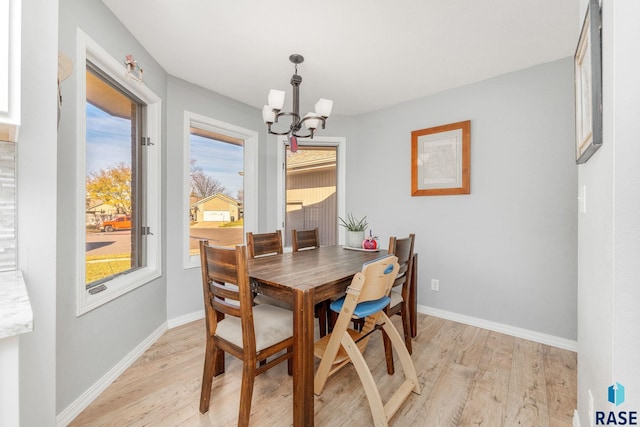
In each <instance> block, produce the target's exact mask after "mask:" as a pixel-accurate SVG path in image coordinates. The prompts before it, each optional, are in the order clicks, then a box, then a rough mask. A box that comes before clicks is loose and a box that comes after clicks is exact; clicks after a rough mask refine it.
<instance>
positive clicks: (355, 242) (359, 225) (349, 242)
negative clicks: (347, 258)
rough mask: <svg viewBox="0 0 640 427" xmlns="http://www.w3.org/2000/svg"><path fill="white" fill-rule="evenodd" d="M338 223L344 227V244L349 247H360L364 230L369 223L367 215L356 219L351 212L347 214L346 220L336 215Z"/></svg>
mask: <svg viewBox="0 0 640 427" xmlns="http://www.w3.org/2000/svg"><path fill="white" fill-rule="evenodd" d="M338 219H339V220H340V225H341V226H342V227H344V228H345V230H346V233H345V246H347V247H350V248H361V247H362V241H363V240H364V231H365V230H366V229H367V226H368V225H369V223H368V222H367V217H366V216H364V217H362V218H361V219H357V218H356V217H354V216H353V214H347V217H346V220H345V219H343V218H340V217H338Z"/></svg>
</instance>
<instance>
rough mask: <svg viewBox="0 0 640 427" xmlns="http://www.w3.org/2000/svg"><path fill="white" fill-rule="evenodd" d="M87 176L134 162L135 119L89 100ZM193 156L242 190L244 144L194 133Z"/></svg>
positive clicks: (232, 192)
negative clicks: (239, 144) (110, 111)
mask: <svg viewBox="0 0 640 427" xmlns="http://www.w3.org/2000/svg"><path fill="white" fill-rule="evenodd" d="M86 105H87V153H86V157H87V165H86V167H87V175H88V174H90V173H92V172H99V171H100V170H101V169H108V168H110V167H112V166H115V165H117V164H118V163H120V162H125V163H127V164H131V124H130V123H131V122H130V120H127V119H122V118H119V117H114V116H111V115H109V114H108V113H105V112H104V111H102V110H101V109H99V108H97V107H95V106H93V105H91V104H89V103H87V104H86ZM190 151H191V158H192V159H195V160H196V165H197V166H198V167H200V168H201V169H202V171H203V172H204V173H206V174H207V175H209V176H210V177H212V178H214V179H217V180H218V181H220V182H221V183H222V185H224V186H225V187H226V188H227V190H228V191H229V194H230V195H231V196H232V197H237V195H238V191H239V190H242V185H243V179H242V176H241V175H240V174H239V172H241V171H242V170H243V159H244V152H243V151H244V149H243V147H240V146H237V145H234V144H229V143H226V142H222V141H216V140H213V139H209V138H203V137H201V136H197V135H191V138H190Z"/></svg>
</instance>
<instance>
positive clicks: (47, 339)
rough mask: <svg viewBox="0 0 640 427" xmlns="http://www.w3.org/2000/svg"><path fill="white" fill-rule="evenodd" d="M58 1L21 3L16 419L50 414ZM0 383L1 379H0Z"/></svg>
mask: <svg viewBox="0 0 640 427" xmlns="http://www.w3.org/2000/svg"><path fill="white" fill-rule="evenodd" d="M57 14H58V2H57V0H31V1H23V2H22V72H21V75H22V91H21V97H22V111H21V116H22V124H21V127H20V132H19V135H18V142H17V145H16V149H17V155H16V160H17V165H16V174H17V179H16V181H17V190H16V193H17V196H18V197H17V198H18V214H17V223H18V234H17V236H18V268H19V269H20V270H22V272H23V274H24V279H25V282H26V285H27V291H28V293H29V299H30V301H31V308H32V309H33V332H29V333H26V334H23V335H21V336H20V337H19V341H20V425H21V426H23V427H41V426H53V425H55V417H56V413H57V412H56V406H55V403H56V369H55V368H56V328H57V325H56V268H57V265H56V257H55V253H56V226H55V224H56V211H55V209H53V208H52V209H48V210H46V212H44V213H43V207H47V206H51V207H54V206H56V198H57V195H58V187H57V184H56V172H57V170H56V168H57V165H56V155H57V139H56V119H57V117H56V102H57V101H56V96H57V86H56V73H57V70H58V56H57V52H58V45H57V40H58V20H57V19H56V17H57ZM0 381H1V379H0Z"/></svg>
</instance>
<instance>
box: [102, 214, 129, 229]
mask: <svg viewBox="0 0 640 427" xmlns="http://www.w3.org/2000/svg"><path fill="white" fill-rule="evenodd" d="M114 230H131V217H130V216H121V217H120V218H116V219H114V220H111V221H104V222H103V223H102V224H101V225H100V231H106V232H111V231H114Z"/></svg>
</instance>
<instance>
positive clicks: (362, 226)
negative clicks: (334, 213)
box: [338, 214, 369, 231]
mask: <svg viewBox="0 0 640 427" xmlns="http://www.w3.org/2000/svg"><path fill="white" fill-rule="evenodd" d="M338 219H339V220H340V222H341V224H340V225H341V226H343V227H344V228H346V229H347V230H349V231H364V230H366V229H367V226H368V225H369V223H368V222H367V217H366V216H364V217H362V219H356V217H354V216H353V214H347V219H346V220H344V219H342V218H340V217H338Z"/></svg>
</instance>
